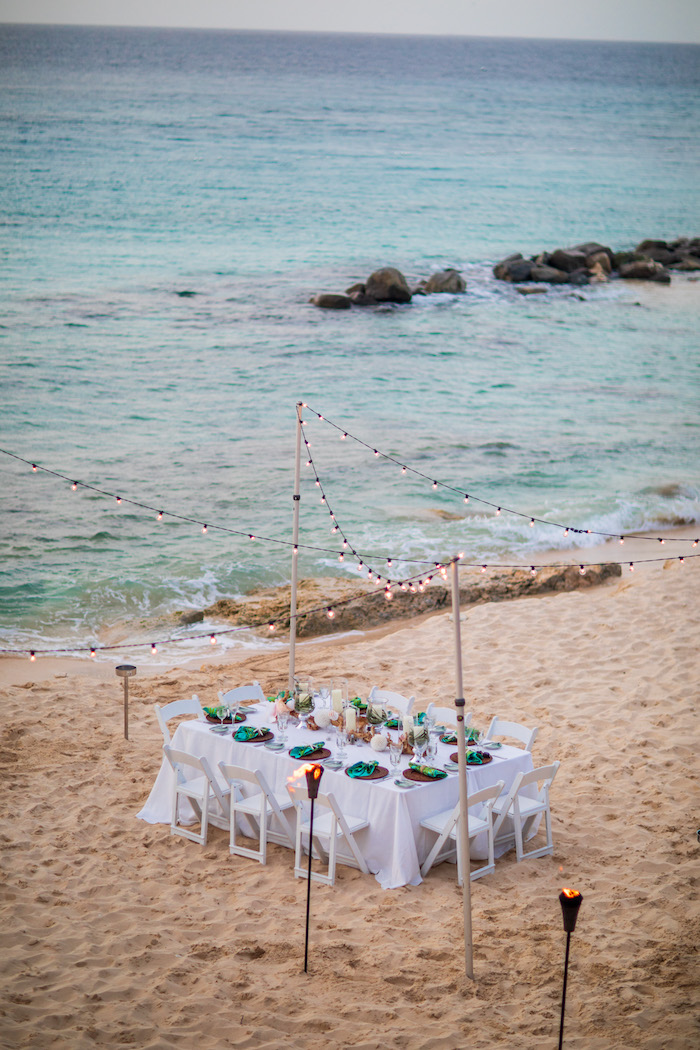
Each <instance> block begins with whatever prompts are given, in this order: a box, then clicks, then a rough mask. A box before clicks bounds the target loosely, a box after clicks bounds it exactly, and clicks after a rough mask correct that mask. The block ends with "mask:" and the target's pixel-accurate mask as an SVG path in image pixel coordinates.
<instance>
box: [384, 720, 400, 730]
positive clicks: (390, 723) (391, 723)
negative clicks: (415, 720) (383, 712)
mask: <svg viewBox="0 0 700 1050" xmlns="http://www.w3.org/2000/svg"><path fill="white" fill-rule="evenodd" d="M385 725H386V728H387V729H398V728H399V720H398V718H387V720H386V723H385Z"/></svg>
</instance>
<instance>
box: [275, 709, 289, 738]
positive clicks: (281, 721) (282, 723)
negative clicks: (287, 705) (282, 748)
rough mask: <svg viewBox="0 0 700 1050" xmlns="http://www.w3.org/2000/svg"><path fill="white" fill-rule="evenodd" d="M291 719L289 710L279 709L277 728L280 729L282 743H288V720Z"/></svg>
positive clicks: (279, 735)
mask: <svg viewBox="0 0 700 1050" xmlns="http://www.w3.org/2000/svg"><path fill="white" fill-rule="evenodd" d="M288 721H289V711H278V712H277V728H278V729H279V734H278V737H279V742H280V744H286V742H287V722H288Z"/></svg>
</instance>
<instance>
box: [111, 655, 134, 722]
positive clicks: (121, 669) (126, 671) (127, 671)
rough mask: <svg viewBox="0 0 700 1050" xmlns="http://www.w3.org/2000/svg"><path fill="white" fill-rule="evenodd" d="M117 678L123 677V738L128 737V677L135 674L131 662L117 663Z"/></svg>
mask: <svg viewBox="0 0 700 1050" xmlns="http://www.w3.org/2000/svg"><path fill="white" fill-rule="evenodd" d="M115 671H116V674H117V678H123V679H124V739H125V740H128V739H129V679H130V678H132V677H133V676H134V675H135V674H136V668H135V667H134V665H133V664H117V666H116V668H115Z"/></svg>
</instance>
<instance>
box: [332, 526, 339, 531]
mask: <svg viewBox="0 0 700 1050" xmlns="http://www.w3.org/2000/svg"><path fill="white" fill-rule="evenodd" d="M331 532H340V527H339V526H338V525H334V526H333V528H332V529H331Z"/></svg>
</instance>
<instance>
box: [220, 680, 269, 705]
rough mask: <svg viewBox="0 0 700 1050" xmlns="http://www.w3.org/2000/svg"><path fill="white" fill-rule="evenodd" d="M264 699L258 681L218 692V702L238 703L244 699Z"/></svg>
mask: <svg viewBox="0 0 700 1050" xmlns="http://www.w3.org/2000/svg"><path fill="white" fill-rule="evenodd" d="M264 699H265V694H264V693H263V691H262V686H261V685H260V682H257V681H256V682H253V684H252V685H239V686H237V687H236V688H235V689H227V690H226V692H223V691H222V692H220V693H219V703H221V704H240V703H242V702H243V701H244V700H257V701H258V702H259V701H260V700H264Z"/></svg>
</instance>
